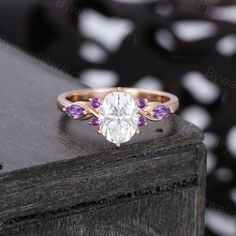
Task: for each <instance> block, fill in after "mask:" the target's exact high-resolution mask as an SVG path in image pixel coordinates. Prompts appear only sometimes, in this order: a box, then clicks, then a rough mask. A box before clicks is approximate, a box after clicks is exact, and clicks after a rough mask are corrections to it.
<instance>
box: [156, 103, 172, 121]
mask: <svg viewBox="0 0 236 236" xmlns="http://www.w3.org/2000/svg"><path fill="white" fill-rule="evenodd" d="M153 111H154V115H153V117H154V118H156V119H158V120H161V119H163V118H166V117H167V116H169V115H170V112H171V111H170V108H169V107H167V106H164V105H159V106H157V107H156V108H155V109H154V110H153Z"/></svg>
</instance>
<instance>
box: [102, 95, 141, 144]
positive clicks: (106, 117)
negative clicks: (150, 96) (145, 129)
mask: <svg viewBox="0 0 236 236" xmlns="http://www.w3.org/2000/svg"><path fill="white" fill-rule="evenodd" d="M99 123H100V127H99V131H100V133H101V134H102V135H103V136H104V137H105V138H106V139H107V140H108V141H110V142H112V143H115V144H120V143H124V142H127V141H129V140H130V139H131V138H132V137H133V135H134V134H135V132H136V131H137V125H138V114H137V108H136V104H135V101H134V99H133V98H132V97H131V96H130V95H129V94H127V93H125V92H120V91H116V92H112V93H109V94H108V95H107V96H106V97H105V98H104V100H103V102H102V105H101V107H100V112H99Z"/></svg>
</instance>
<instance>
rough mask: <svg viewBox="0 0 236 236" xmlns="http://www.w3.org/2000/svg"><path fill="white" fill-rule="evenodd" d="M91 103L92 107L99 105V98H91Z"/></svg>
mask: <svg viewBox="0 0 236 236" xmlns="http://www.w3.org/2000/svg"><path fill="white" fill-rule="evenodd" d="M91 105H92V107H94V108H98V107H99V106H100V102H99V100H98V99H97V98H92V100H91Z"/></svg>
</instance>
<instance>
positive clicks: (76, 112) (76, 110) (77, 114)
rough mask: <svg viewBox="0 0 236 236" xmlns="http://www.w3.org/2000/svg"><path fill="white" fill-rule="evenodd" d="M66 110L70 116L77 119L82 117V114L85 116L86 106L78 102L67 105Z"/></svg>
mask: <svg viewBox="0 0 236 236" xmlns="http://www.w3.org/2000/svg"><path fill="white" fill-rule="evenodd" d="M65 112H66V114H67V115H68V116H69V117H71V118H73V119H76V120H77V119H80V118H81V117H82V116H84V113H83V112H84V108H83V107H81V106H79V105H77V104H74V105H71V106H68V107H66V108H65Z"/></svg>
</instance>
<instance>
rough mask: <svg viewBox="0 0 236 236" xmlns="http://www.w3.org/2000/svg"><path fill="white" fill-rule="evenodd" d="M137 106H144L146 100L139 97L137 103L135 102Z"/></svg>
mask: <svg viewBox="0 0 236 236" xmlns="http://www.w3.org/2000/svg"><path fill="white" fill-rule="evenodd" d="M137 106H138V107H139V108H144V107H145V106H146V100H145V99H143V98H141V99H139V100H138V103H137Z"/></svg>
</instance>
